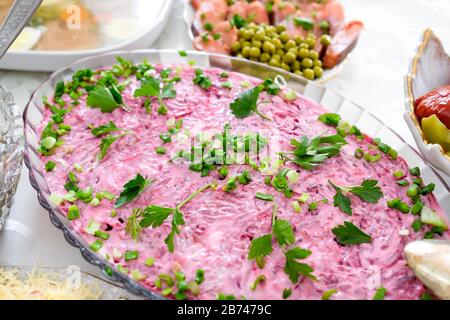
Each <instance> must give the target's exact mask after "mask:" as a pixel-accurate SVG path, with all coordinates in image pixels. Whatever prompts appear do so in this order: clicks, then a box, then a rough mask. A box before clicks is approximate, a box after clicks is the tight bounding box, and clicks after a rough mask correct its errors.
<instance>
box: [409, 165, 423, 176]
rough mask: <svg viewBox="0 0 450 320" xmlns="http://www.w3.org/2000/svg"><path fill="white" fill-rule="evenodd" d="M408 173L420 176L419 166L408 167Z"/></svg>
mask: <svg viewBox="0 0 450 320" xmlns="http://www.w3.org/2000/svg"><path fill="white" fill-rule="evenodd" d="M409 173H411V175H413V176H415V177H420V168H419V167H414V168H411V169H409Z"/></svg>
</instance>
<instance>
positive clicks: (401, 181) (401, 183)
mask: <svg viewBox="0 0 450 320" xmlns="http://www.w3.org/2000/svg"><path fill="white" fill-rule="evenodd" d="M395 183H396V184H398V185H399V186H401V187H406V186H407V185H408V184H409V182H408V180H398V181H396V182H395Z"/></svg>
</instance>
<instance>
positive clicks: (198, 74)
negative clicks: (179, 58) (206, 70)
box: [193, 69, 212, 90]
mask: <svg viewBox="0 0 450 320" xmlns="http://www.w3.org/2000/svg"><path fill="white" fill-rule="evenodd" d="M193 82H194V83H195V84H196V85H199V86H200V87H202V88H203V89H205V90H207V89H209V88H211V86H212V82H211V79H209V78H208V77H207V76H205V75H204V74H203V70H202V69H195V78H194V80H193Z"/></svg>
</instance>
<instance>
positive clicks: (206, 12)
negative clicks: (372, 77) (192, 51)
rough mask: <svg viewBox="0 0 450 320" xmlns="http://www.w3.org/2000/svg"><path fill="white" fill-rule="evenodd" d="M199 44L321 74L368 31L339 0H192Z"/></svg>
mask: <svg viewBox="0 0 450 320" xmlns="http://www.w3.org/2000/svg"><path fill="white" fill-rule="evenodd" d="M191 3H192V6H193V7H194V9H195V10H196V14H195V21H194V24H193V28H194V29H195V31H196V34H197V37H196V38H195V41H194V46H195V47H196V48H197V49H199V50H202V51H207V52H214V53H223V54H231V55H233V56H238V57H241V58H245V59H250V60H252V61H258V62H263V63H266V64H269V65H270V66H273V67H278V68H283V69H285V70H287V71H290V72H294V73H296V74H297V75H300V76H304V77H305V78H307V79H309V80H314V79H318V78H320V77H322V74H323V69H324V68H325V69H330V68H333V67H335V66H336V65H337V64H339V63H340V62H341V61H343V60H344V59H345V58H346V56H347V55H348V53H349V52H350V51H351V50H352V49H353V48H354V46H355V45H356V42H357V40H358V37H359V35H360V33H361V31H362V29H363V24H362V22H360V21H350V22H346V20H345V14H344V8H343V7H342V5H341V4H340V3H338V2H337V1H335V0H325V1H323V0H320V1H319V0H314V1H310V0H290V1H284V0H265V1H262V0H257V1H251V2H250V1H244V0H236V1H234V0H232V1H227V0H192V1H191Z"/></svg>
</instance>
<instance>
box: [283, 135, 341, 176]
mask: <svg viewBox="0 0 450 320" xmlns="http://www.w3.org/2000/svg"><path fill="white" fill-rule="evenodd" d="M346 144H347V141H346V140H345V139H344V138H343V137H341V136H340V135H332V136H318V137H315V138H313V139H312V140H309V139H308V137H306V136H303V137H302V138H301V139H300V140H296V139H292V140H291V145H292V146H293V147H294V148H295V150H294V151H292V152H283V153H281V154H280V155H281V157H282V159H283V160H285V161H291V162H293V163H295V164H297V165H298V166H300V167H302V168H303V169H306V170H312V169H314V167H316V166H317V165H319V164H321V163H323V162H325V161H326V160H327V159H329V158H331V157H334V156H336V155H338V154H339V153H340V151H341V148H342V147H343V146H344V145H346ZM291 156H293V157H291Z"/></svg>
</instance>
